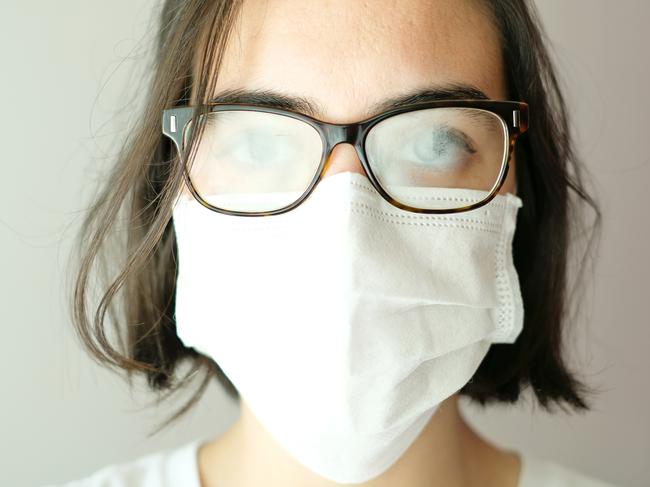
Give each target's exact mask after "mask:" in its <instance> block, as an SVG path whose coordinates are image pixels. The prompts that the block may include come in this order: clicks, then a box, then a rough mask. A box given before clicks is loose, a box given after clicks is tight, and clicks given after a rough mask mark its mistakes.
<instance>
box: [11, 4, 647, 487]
mask: <svg viewBox="0 0 650 487" xmlns="http://www.w3.org/2000/svg"><path fill="white" fill-rule="evenodd" d="M160 3H161V2H154V1H153V0H111V1H110V2H105V1H99V0H92V1H91V0H58V1H57V2H52V1H46V0H35V1H31V2H24V1H19V0H2V2H1V7H2V9H1V12H2V14H1V15H0V41H1V42H0V63H1V64H0V70H1V71H0V92H1V93H2V94H3V100H2V111H3V116H2V119H1V121H0V134H2V137H1V140H2V143H3V147H2V155H1V156H0V168H1V170H0V185H1V187H2V191H0V250H1V251H0V263H1V267H0V268H1V269H2V271H1V272H0V303H1V305H2V307H1V309H2V318H1V322H0V326H1V327H2V333H3V340H2V344H1V345H0V349H1V350H2V353H1V354H0V366H1V370H2V371H3V372H4V374H3V375H4V387H3V393H2V400H1V401H0V438H2V441H0V459H1V460H0V464H1V466H0V484H2V485H11V486H36V485H41V484H44V483H47V482H54V483H61V482H63V481H66V480H71V479H75V478H79V477H82V476H85V475H87V474H88V473H90V472H92V471H94V470H96V469H98V468H100V467H102V466H104V465H107V464H109V463H117V462H125V461H129V460H132V459H134V458H136V457H137V456H140V455H143V454H145V453H148V452H151V451H155V450H159V449H161V448H166V447H172V446H175V445H180V444H182V443H183V442H185V441H189V440H190V439H192V438H194V437H196V436H202V437H211V436H214V435H217V434H219V433H220V432H222V431H224V430H225V429H226V428H227V426H228V425H229V424H230V422H231V421H232V420H233V419H235V417H236V415H237V410H236V407H235V405H234V404H232V403H230V402H229V401H228V400H227V398H226V396H225V394H224V393H223V392H222V391H221V390H220V389H219V387H218V386H217V384H216V383H215V384H213V385H211V386H210V388H209V389H208V392H207V394H206V395H205V397H204V400H203V401H202V402H201V403H200V405H199V406H198V407H197V408H196V409H195V410H194V411H193V412H192V413H191V414H190V415H188V416H187V417H186V418H185V419H184V420H183V421H182V422H181V423H179V424H177V425H175V426H174V427H172V428H170V429H169V430H166V431H164V432H163V433H161V434H159V435H158V436H156V437H153V438H150V439H147V438H146V434H147V432H148V431H149V430H150V429H151V428H153V426H154V424H155V423H156V422H157V421H159V420H162V419H163V418H164V417H166V415H167V414H168V413H170V412H171V410H172V409H171V407H172V406H174V407H177V406H179V405H180V402H179V401H176V402H175V403H174V404H171V405H167V406H162V407H160V408H158V409H155V408H151V409H145V408H144V406H145V404H146V402H147V401H148V400H151V399H152V396H150V395H148V394H147V393H146V390H145V388H144V386H143V385H142V384H141V383H140V382H138V383H137V387H136V390H135V391H134V392H133V393H131V392H129V390H128V388H127V386H126V383H125V382H123V381H122V380H121V379H120V378H119V377H118V376H116V375H115V374H112V373H110V372H108V371H106V370H104V369H101V368H99V367H98V366H96V365H95V364H94V363H93V362H92V361H91V360H90V359H89V358H88V357H87V356H86V355H85V353H84V352H83V351H82V350H81V348H80V346H79V344H78V343H77V341H76V340H75V339H74V338H73V335H72V332H71V328H70V324H69V315H68V313H69V309H68V308H67V303H66V301H65V300H64V297H65V295H64V289H65V287H64V285H65V282H66V279H68V278H69V277H70V276H69V275H68V274H67V273H68V271H67V268H66V259H67V255H68V252H69V251H70V246H71V243H72V240H73V238H74V235H75V232H76V230H77V229H78V226H79V223H80V221H81V217H82V212H83V209H84V205H85V204H86V203H87V201H88V198H89V197H90V196H91V195H92V193H93V191H94V190H95V188H96V184H97V183H98V182H99V181H100V180H101V177H102V175H103V174H105V172H106V170H107V168H108V167H110V164H111V163H112V157H114V156H115V154H116V151H117V146H116V145H115V142H116V141H118V140H120V138H123V137H124V136H125V135H126V132H125V129H124V127H125V125H124V124H125V123H127V122H128V120H129V119H130V118H129V117H131V116H133V114H136V113H137V107H138V103H139V100H141V98H142V97H138V93H137V92H135V93H134V92H133V91H134V90H133V86H137V85H136V84H135V82H136V81H137V72H138V71H137V70H138V69H142V66H143V63H144V62H145V61H146V54H147V49H149V48H150V46H151V37H150V35H148V34H147V35H145V33H146V32H148V29H149V28H150V27H151V25H150V12H151V11H152V8H153V7H154V6H156V5H160ZM537 3H538V5H539V8H540V11H541V13H542V17H543V20H544V22H545V25H546V28H547V31H548V33H549V36H550V39H551V42H552V45H553V49H554V53H555V57H556V59H557V61H558V63H559V68H560V74H561V78H562V81H563V84H564V85H565V87H566V93H567V97H568V102H569V105H570V107H571V113H572V118H573V122H574V126H575V129H576V136H577V140H578V146H579V152H580V154H581V155H582V157H583V158H584V160H585V161H586V162H587V165H588V167H589V168H590V170H591V172H592V174H593V177H594V181H595V184H596V188H597V190H598V193H599V197H600V201H601V202H602V206H603V210H604V232H603V238H602V240H601V244H600V254H599V257H598V260H597V263H596V267H595V271H594V273H593V275H592V277H591V278H590V279H592V281H591V282H592V285H591V286H590V288H589V290H588V293H587V296H586V305H585V307H584V311H583V313H582V314H581V316H580V319H579V320H578V322H577V323H576V327H575V332H574V334H573V336H574V338H573V339H572V340H571V345H570V347H569V352H570V356H571V362H572V363H573V364H574V365H575V366H576V367H578V368H579V369H580V370H581V371H582V372H583V373H584V374H585V375H586V378H587V379H588V381H589V382H590V383H591V384H592V385H594V386H596V387H598V388H599V389H601V391H602V392H601V394H600V395H599V396H598V397H597V398H596V401H595V409H594V410H593V411H592V412H590V413H588V414H585V415H583V416H565V415H562V414H557V415H548V414H543V413H542V412H540V411H539V410H537V409H536V408H533V407H532V406H531V405H530V401H527V402H524V403H523V404H522V405H521V406H520V407H512V408H497V407H493V408H490V409H488V410H486V411H481V410H480V409H479V408H477V407H475V406H472V405H469V404H466V403H463V410H464V411H465V413H466V415H467V417H468V418H469V420H470V422H471V423H473V424H474V425H475V426H476V427H477V428H478V429H479V430H480V431H481V432H483V433H484V434H485V435H486V436H487V437H489V438H490V439H491V440H492V441H494V442H496V443H498V444H501V445H503V446H507V447H512V448H517V449H522V450H524V451H527V452H530V453H532V454H536V455H539V456H542V457H546V458H549V459H553V460H556V461H559V462H561V463H564V464H565V465H568V466H571V467H574V468H577V469H580V470H583V471H585V472H588V473H590V474H591V475H593V476H597V477H601V478H603V479H605V480H609V481H613V482H617V483H619V484H621V485H626V486H636V487H641V486H647V485H648V482H649V480H648V479H650V462H649V461H648V459H650V408H648V404H650V387H649V386H650V381H649V379H648V376H649V372H650V354H648V347H649V346H650V318H648V316H649V315H648V310H647V305H648V302H649V298H650V292H649V287H648V276H650V258H649V257H648V253H649V252H648V249H650V221H649V218H648V214H647V211H648V209H649V208H650V197H648V193H649V191H650V189H649V188H650V156H649V155H648V148H647V143H648V138H649V137H648V133H649V132H648V126H649V122H650V116H649V115H648V114H649V112H650V97H648V86H649V85H650V61H649V60H650V57H649V56H648V48H647V46H650V29H648V28H647V25H648V21H650V2H647V1H646V0H625V1H622V2H610V1H605V0H572V1H571V2H567V1H565V0H543V1H542V0H540V1H539V2H537ZM134 70H135V71H134ZM134 72H135V73H136V74H133V73H134Z"/></svg>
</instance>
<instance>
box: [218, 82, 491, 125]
mask: <svg viewBox="0 0 650 487" xmlns="http://www.w3.org/2000/svg"><path fill="white" fill-rule="evenodd" d="M488 99H489V98H488V96H487V95H486V94H485V93H484V92H483V91H481V90H480V89H479V88H477V87H476V86H472V85H469V84H464V83H449V84H444V85H433V86H429V87H426V88H420V89H415V90H412V91H408V92H405V93H401V94H398V95H396V96H394V97H391V98H388V99H386V100H383V101H380V102H378V103H375V104H373V105H372V106H370V107H369V108H368V110H367V111H366V113H365V117H366V118H369V117H371V116H373V115H375V114H379V113H382V112H385V111H387V110H392V109H394V108H402V107H406V106H410V105H412V104H415V103H421V102H427V101H437V100H488ZM210 102H211V103H250V104H255V105H263V106H267V107H271V108H280V109H284V110H292V111H296V112H301V113H304V114H306V115H310V116H312V117H315V118H325V110H324V109H323V106H322V105H321V104H320V103H319V102H318V101H316V100H315V99H313V98H309V97H305V96H298V95H291V94H288V93H282V92H280V91H276V90H261V89H259V90H249V89H243V88H235V89H228V90H224V91H221V92H219V93H217V94H216V95H215V97H214V98H211V99H210Z"/></svg>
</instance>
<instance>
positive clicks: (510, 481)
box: [199, 394, 519, 487]
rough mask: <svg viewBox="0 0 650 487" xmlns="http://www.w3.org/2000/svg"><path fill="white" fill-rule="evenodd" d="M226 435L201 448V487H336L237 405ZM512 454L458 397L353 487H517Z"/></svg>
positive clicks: (515, 463) (516, 473)
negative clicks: (487, 435) (478, 428)
mask: <svg viewBox="0 0 650 487" xmlns="http://www.w3.org/2000/svg"><path fill="white" fill-rule="evenodd" d="M240 404H241V414H240V416H239V418H238V419H237V420H236V421H235V422H234V423H233V425H232V426H231V427H230V429H229V430H228V431H226V433H224V434H223V435H222V436H221V437H218V438H216V439H215V440H213V441H212V442H209V443H207V444H205V445H203V446H202V447H201V449H200V450H199V469H200V475H201V481H202V486H203V487H222V486H230V485H237V486H241V487H252V486H259V485H265V486H267V487H275V486H287V485H300V486H304V487H336V486H340V485H342V484H338V483H335V482H332V481H330V480H327V479H325V478H323V477H321V476H319V475H317V474H315V473H313V472H311V471H310V470H308V469H307V468H305V467H304V466H302V465H301V464H299V463H298V462H297V461H296V460H295V459H294V458H293V457H292V456H290V455H289V454H288V453H287V452H286V451H285V450H284V449H283V448H282V447H281V446H280V445H279V444H278V443H277V442H275V440H274V439H273V438H272V437H271V436H270V435H269V434H268V432H267V431H266V429H265V428H264V426H263V425H262V424H261V423H260V422H259V421H258V420H257V418H256V417H255V416H254V415H253V414H252V412H251V410H250V409H249V408H248V407H247V405H246V403H245V401H243V400H242V401H241V403H240ZM518 476H519V460H518V458H517V456H516V454H514V453H511V452H504V451H501V450H498V449H497V448H495V447H493V446H492V445H490V444H489V443H487V442H486V441H485V440H483V439H482V438H481V437H480V436H478V435H477V434H476V433H475V432H474V431H473V430H472V429H471V428H470V427H469V426H468V425H467V423H466V422H465V421H464V419H463V417H462V415H461V414H460V412H459V409H458V396H457V394H454V395H453V396H451V397H449V398H448V399H447V400H445V401H444V402H443V403H442V404H440V407H439V408H438V410H437V411H436V413H435V414H434V415H433V416H432V417H431V419H430V420H429V422H428V423H427V425H426V426H425V428H424V430H423V431H422V432H421V433H420V435H419V436H418V437H417V439H416V440H415V441H414V442H413V444H411V446H410V447H409V448H408V449H407V450H406V452H405V453H404V454H403V455H402V456H401V457H400V458H399V459H398V460H397V461H396V462H395V463H394V464H393V465H392V466H391V467H390V468H389V469H388V470H386V471H385V472H383V473H382V474H381V475H379V476H378V477H375V478H373V479H371V480H369V481H368V482H364V483H361V484H354V485H355V486H357V487H385V486H394V485H406V486H409V487H438V486H445V487H474V486H479V485H480V486H482V487H491V486H497V485H498V486H500V487H516V485H517V481H518Z"/></svg>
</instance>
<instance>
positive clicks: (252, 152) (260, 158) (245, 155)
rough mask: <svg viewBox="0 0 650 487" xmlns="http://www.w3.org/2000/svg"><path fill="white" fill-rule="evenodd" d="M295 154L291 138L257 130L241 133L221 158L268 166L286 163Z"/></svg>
mask: <svg viewBox="0 0 650 487" xmlns="http://www.w3.org/2000/svg"><path fill="white" fill-rule="evenodd" d="M294 154H295V148H293V146H292V144H291V140H290V137H289V136H287V135H283V134H276V133H270V132H263V131H259V130H256V131H248V132H244V133H241V134H239V135H238V136H237V137H235V138H233V139H232V140H231V141H229V144H228V146H227V147H225V148H223V149H222V151H221V153H220V157H222V158H224V157H225V158H227V160H229V161H231V163H236V164H246V165H253V166H268V165H271V164H280V163H286V162H287V161H290V160H291V158H292V156H293V155H294Z"/></svg>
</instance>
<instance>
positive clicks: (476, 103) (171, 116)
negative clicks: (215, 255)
mask: <svg viewBox="0 0 650 487" xmlns="http://www.w3.org/2000/svg"><path fill="white" fill-rule="evenodd" d="M429 108H478V109H481V110H485V111H488V112H491V113H494V114H496V115H497V116H499V117H500V119H501V121H502V122H503V124H504V126H505V127H507V130H508V148H507V150H506V151H504V159H503V161H502V163H501V170H500V173H499V176H498V178H497V181H496V183H495V184H494V186H493V187H492V189H491V190H490V192H489V194H488V195H487V196H486V197H485V198H484V199H483V200H481V201H479V202H477V203H472V204H471V205H467V206H463V207H460V208H451V209H423V208H414V207H412V206H409V205H405V204H404V203H402V202H400V201H397V200H395V199H394V198H393V197H392V196H390V195H389V194H388V193H387V192H386V191H385V190H384V189H383V188H382V186H381V184H380V183H379V181H378V180H377V178H376V177H375V175H374V174H373V172H372V169H371V168H370V165H369V164H368V160H367V158H366V150H365V141H366V137H367V135H368V133H369V132H370V130H371V129H372V128H373V127H374V126H375V125H377V124H378V123H379V122H381V121H382V120H385V119H387V118H389V117H393V116H395V115H399V114H401V113H406V112H413V111H417V110H424V109H429ZM228 110H238V111H241V110H250V111H256V112H268V113H275V114H278V115H284V116H287V117H291V118H295V119H298V120H301V121H303V122H305V123H307V124H309V125H311V126H312V127H313V128H314V129H315V130H316V131H317V132H318V133H319V135H320V137H321V139H322V142H323V152H322V154H321V160H320V163H319V166H318V169H317V171H316V174H315V176H314V178H313V179H312V181H311V183H310V184H309V186H308V188H307V189H306V190H305V192H304V193H303V194H302V196H300V198H298V199H297V200H296V201H294V202H293V203H291V204H290V205H288V206H285V207H283V208H279V209H277V210H272V211H258V212H245V211H233V210H226V209H223V208H218V207H216V206H214V205H211V204H210V203H208V202H207V201H205V200H204V199H203V198H202V197H201V195H200V194H199V193H198V192H197V191H196V189H195V188H194V185H193V184H192V181H191V179H190V175H189V170H188V168H187V164H186V163H183V174H184V178H185V182H186V184H187V186H188V188H189V190H190V192H191V193H192V195H193V196H194V197H195V198H196V199H197V200H198V201H199V203H201V204H202V205H203V206H205V207H206V208H208V209H210V210H213V211H216V212H219V213H224V214H227V215H235V216H267V215H278V214H281V213H286V212H288V211H291V210H293V209H294V208H296V207H297V206H299V205H300V204H301V203H302V202H303V201H305V199H307V197H308V196H309V195H310V194H311V192H312V191H313V190H314V188H315V187H316V185H317V184H318V183H319V181H320V180H321V179H322V178H323V175H324V174H325V171H326V169H327V166H328V159H329V156H330V154H331V152H332V150H333V149H334V147H336V146H337V145H338V144H340V143H342V142H347V143H349V144H352V145H353V146H354V148H355V150H356V151H357V155H358V156H359V160H360V161H361V165H362V166H363V169H364V171H365V172H366V175H367V177H368V179H369V180H370V182H371V183H372V185H373V186H374V188H375V189H376V190H377V191H378V192H379V194H381V196H382V197H383V198H384V199H385V200H386V201H388V202H389V203H391V204H392V205H393V206H395V207H397V208H400V209H402V210H407V211H411V212H414V213H426V214H430V213H459V212H463V211H468V210H473V209H475V208H479V207H481V206H483V205H485V204H487V203H489V202H490V201H491V200H492V199H493V198H494V197H495V196H496V194H497V193H498V192H499V190H500V189H501V187H502V186H503V183H504V182H505V179H506V176H507V174H508V168H509V166H510V159H511V157H512V153H513V150H514V146H515V141H516V140H517V137H519V136H520V135H521V134H522V133H524V132H525V131H526V130H527V129H528V104H527V103H525V102H517V101H505V100H439V101H430V102H422V103H416V104H412V105H409V106H405V107H400V108H394V109H391V110H387V111H385V112H382V113H379V114H377V115H375V116H373V117H370V118H367V119H365V120H361V121H358V122H354V123H348V124H340V123H329V122H324V121H323V120H319V119H317V118H314V117H311V116H309V115H306V114H304V113H300V112H295V111H293V110H287V109H280V108H275V107H269V106H265V105H256V104H250V103H213V104H207V105H199V106H183V107H173V108H166V109H164V110H163V120H162V131H163V133H164V134H165V135H166V136H167V137H169V138H171V139H172V141H173V142H174V144H175V145H176V148H177V150H178V154H179V157H180V158H181V160H184V158H183V155H184V149H185V147H184V140H185V131H186V129H187V126H188V123H189V122H190V121H191V120H193V119H194V118H195V117H200V116H202V115H205V114H208V113H212V112H217V111H228Z"/></svg>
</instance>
